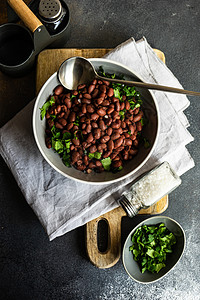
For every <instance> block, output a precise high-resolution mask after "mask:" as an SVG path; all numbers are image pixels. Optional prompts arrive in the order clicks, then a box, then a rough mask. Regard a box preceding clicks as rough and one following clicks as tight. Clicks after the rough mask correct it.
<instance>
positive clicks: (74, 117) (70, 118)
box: [68, 111, 76, 122]
mask: <svg viewBox="0 0 200 300" xmlns="http://www.w3.org/2000/svg"><path fill="white" fill-rule="evenodd" d="M68 119H69V122H75V120H76V114H75V112H73V111H72V112H71V113H70V115H69V117H68Z"/></svg>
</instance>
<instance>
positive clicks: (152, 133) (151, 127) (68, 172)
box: [33, 58, 160, 184]
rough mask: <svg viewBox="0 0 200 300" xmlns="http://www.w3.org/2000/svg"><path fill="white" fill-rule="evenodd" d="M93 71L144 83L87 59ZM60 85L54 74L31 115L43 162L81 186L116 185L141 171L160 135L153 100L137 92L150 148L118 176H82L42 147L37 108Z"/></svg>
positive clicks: (107, 63) (116, 66)
mask: <svg viewBox="0 0 200 300" xmlns="http://www.w3.org/2000/svg"><path fill="white" fill-rule="evenodd" d="M90 61H91V62H92V64H93V65H94V67H95V69H98V68H99V67H100V66H102V67H103V68H104V70H105V72H108V73H116V74H123V75H124V77H125V79H127V80H131V79H132V80H137V81H143V80H142V78H141V77H140V76H139V75H137V74H136V73H135V72H133V71H131V70H130V69H128V68H127V67H125V66H123V65H122V64H119V63H116V62H113V61H110V60H106V59H100V58H93V59H90ZM58 84H59V81H58V79H57V73H54V74H53V75H52V76H51V77H50V78H49V79H48V80H47V81H46V83H45V84H44V85H43V87H42V89H41V90H40V92H39V94H38V96H37V99H36V101H35V106H34V112H33V133H34V137H35V140H36V143H37V146H38V148H39V150H40V152H41V154H42V155H43V157H44V158H45V159H46V161H47V162H48V163H49V164H50V165H51V166H52V167H53V168H54V169H55V170H57V171H58V172H60V173H61V174H62V175H64V176H66V177H69V178H71V179H75V180H78V181H81V182H85V183H90V184H105V183H112V182H116V181H119V180H121V179H123V178H125V177H127V176H129V175H131V174H133V173H134V172H136V171H137V170H138V169H139V168H141V167H142V166H143V165H144V164H145V162H146V161H147V160H148V158H149V157H150V155H151V153H152V151H153V149H154V147H155V145H156V141H157V137H158V132H159V124H160V122H159V112H158V111H159V110H158V106H157V102H156V100H155V98H154V96H153V95H152V94H151V93H150V92H149V91H148V90H145V89H141V90H139V89H138V90H139V91H140V92H141V94H142V97H143V103H144V105H143V106H144V111H145V115H146V116H147V118H148V124H147V126H145V129H144V130H143V132H144V136H145V137H146V138H147V139H148V140H149V141H150V147H149V148H148V149H145V148H144V147H141V149H140V150H139V152H138V154H137V159H133V160H131V161H128V162H127V163H125V165H124V167H123V170H121V171H120V172H118V173H115V174H113V173H111V172H103V173H94V172H92V173H91V174H85V173H83V172H81V171H78V170H76V169H75V168H68V167H66V166H65V165H64V164H63V162H62V160H61V159H60V157H59V155H58V154H57V153H55V152H54V151H53V150H52V149H47V147H46V145H45V120H44V119H43V120H42V121H41V119H40V108H41V107H42V105H43V104H44V103H45V101H46V100H47V99H48V97H49V95H51V94H52V92H53V90H54V88H55V87H56V86H57V85H58Z"/></svg>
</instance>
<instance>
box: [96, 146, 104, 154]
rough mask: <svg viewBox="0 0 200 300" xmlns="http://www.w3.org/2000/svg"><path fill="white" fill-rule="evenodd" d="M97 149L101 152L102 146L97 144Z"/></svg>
mask: <svg viewBox="0 0 200 300" xmlns="http://www.w3.org/2000/svg"><path fill="white" fill-rule="evenodd" d="M97 150H98V152H100V153H102V152H103V148H102V147H101V145H98V146H97Z"/></svg>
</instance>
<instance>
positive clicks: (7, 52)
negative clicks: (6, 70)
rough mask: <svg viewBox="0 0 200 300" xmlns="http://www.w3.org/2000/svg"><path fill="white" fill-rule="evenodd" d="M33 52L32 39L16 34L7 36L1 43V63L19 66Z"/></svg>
mask: <svg viewBox="0 0 200 300" xmlns="http://www.w3.org/2000/svg"><path fill="white" fill-rule="evenodd" d="M32 52H33V43H32V41H31V40H30V39H26V38H24V37H23V36H19V35H15V36H13V37H12V38H11V37H7V38H4V40H3V41H2V42H1V44H0V63H1V64H4V65H7V66H17V65H20V64H22V63H23V62H25V61H26V60H27V59H28V58H29V57H30V55H31V53H32Z"/></svg>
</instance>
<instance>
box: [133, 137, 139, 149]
mask: <svg viewBox="0 0 200 300" xmlns="http://www.w3.org/2000/svg"><path fill="white" fill-rule="evenodd" d="M138 144H139V142H138V140H137V139H135V140H134V141H133V145H134V146H135V147H138Z"/></svg>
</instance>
